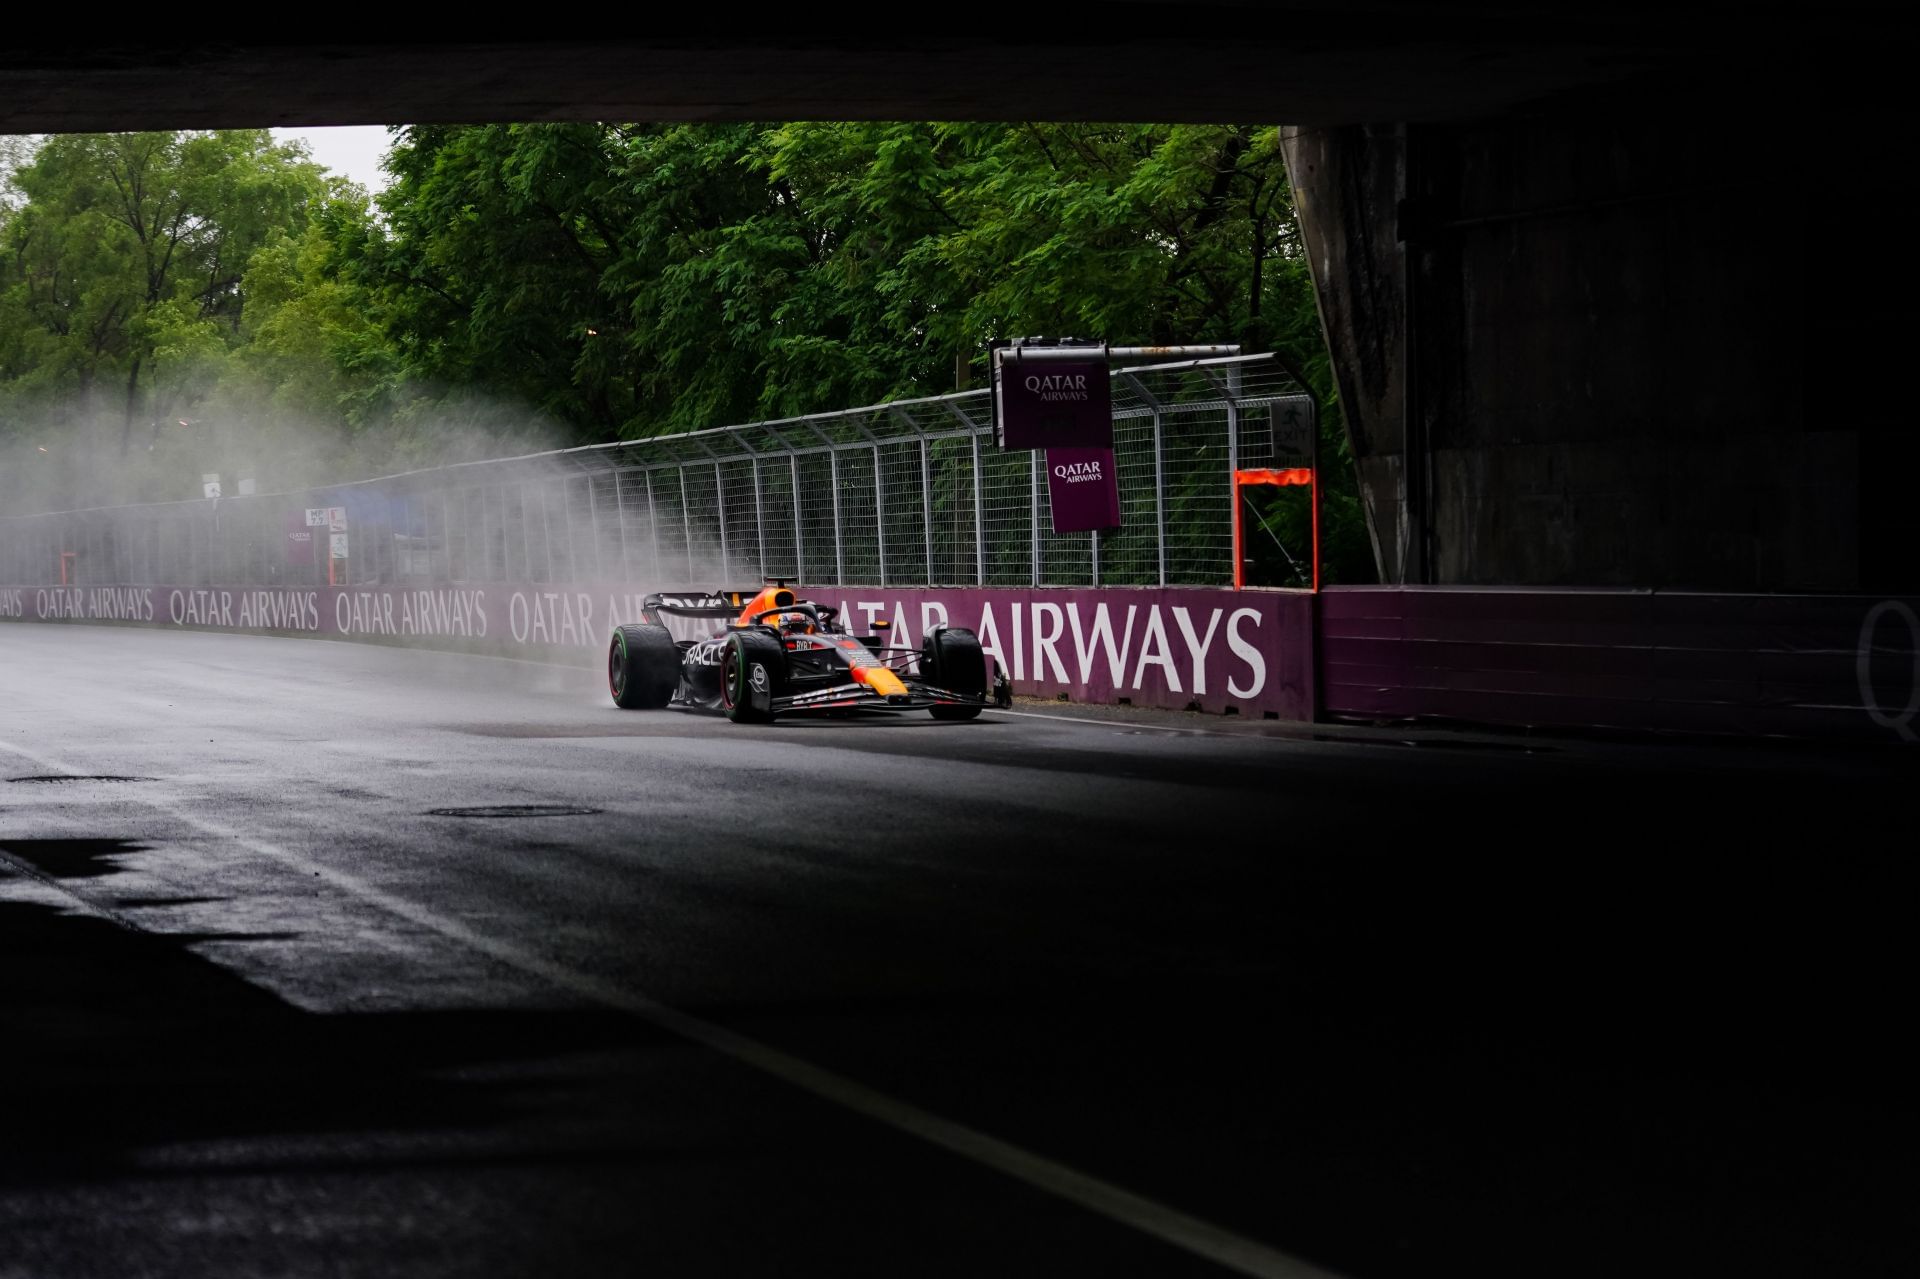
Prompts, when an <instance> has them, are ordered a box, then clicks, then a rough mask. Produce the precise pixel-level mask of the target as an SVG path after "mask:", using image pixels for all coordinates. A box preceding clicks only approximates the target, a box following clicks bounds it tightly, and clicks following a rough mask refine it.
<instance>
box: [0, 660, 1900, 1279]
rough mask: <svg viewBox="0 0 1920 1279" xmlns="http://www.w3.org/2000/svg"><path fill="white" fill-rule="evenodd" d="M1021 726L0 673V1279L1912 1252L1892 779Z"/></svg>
mask: <svg viewBox="0 0 1920 1279" xmlns="http://www.w3.org/2000/svg"><path fill="white" fill-rule="evenodd" d="M1036 709H1038V708H1032V707H1028V708H1025V709H1024V711H1023V713H1021V714H1006V713H990V714H989V715H987V716H986V717H984V718H983V719H981V720H980V721H977V722H975V723H971V724H958V725H954V724H936V723H934V722H933V721H931V720H930V719H927V718H924V717H915V718H912V719H886V718H877V719H871V720H831V721H828V720H820V721H799V720H791V721H782V722H779V723H776V724H774V725H771V726H768V727H764V728H746V727H738V726H734V725H731V724H728V723H726V722H725V721H724V720H717V719H706V718H701V717H697V716H690V715H685V714H679V713H673V712H621V711H618V710H616V709H614V708H613V707H612V706H611V705H610V704H609V702H608V700H607V697H606V694H605V691H604V689H603V688H602V687H601V686H600V684H599V681H598V678H597V676H596V674H595V673H593V672H587V671H577V670H570V669H561V668H547V667H538V666H532V665H527V664H521V663H514V662H507V661H503V660H498V659H487V658H477V657H457V656H448V655H436V654H426V653H419V652H412V651H405V650H397V649H386V648H377V647H365V646H354V645H348V644H335V643H324V642H314V641H287V640H271V639H262V638H248V637H236V636H217V635H198V634H186V633H169V632H160V631H142V630H119V629H112V628H106V627H82V626H70V627H69V626H27V625H9V626H0V777H4V778H9V779H29V778H35V777H39V778H55V779H58V780H54V781H29V780H17V781H12V780H10V781H0V964H3V965H4V968H0V973H3V974H4V983H0V989H4V991H5V994H4V996H0V1025H4V1026H5V1027H6V1028H7V1034H6V1046H5V1052H4V1054H0V1105H4V1107H5V1111H4V1114H5V1119H4V1130H5V1131H6V1133H7V1138H6V1140H5V1142H4V1144H0V1239H4V1240H5V1241H6V1247H5V1249H4V1250H0V1275H5V1276H11V1275H14V1274H20V1275H42V1274H59V1275H109V1274H111V1275H116V1276H118V1275H128V1274H140V1273H153V1274H187V1273H263V1272H264V1273H283V1272H284V1273H316V1272H333V1271H339V1272H342V1273H370V1272H380V1273H403V1274H409V1275H411V1274H420V1275H440V1274H449V1275H450V1274H487V1275H518V1274H526V1275H536V1274H541V1275H544V1274H643V1273H644V1274H650V1275H652V1274H683V1273H684V1274H740V1273H775V1274H797V1273H827V1272H831V1273H836V1274H876V1275H880V1274H886V1275H900V1274H916V1275H920V1274H925V1275H975V1274H982V1273H993V1274H998V1275H1009V1274H1032V1275H1060V1274H1101V1275H1127V1274H1139V1275H1171V1274H1186V1273H1192V1274H1219V1273H1232V1272H1234V1271H1236V1270H1237V1271H1240V1272H1244V1273H1254V1274H1294V1275H1306V1274H1313V1273H1325V1272H1332V1273H1339V1274H1348V1275H1353V1276H1385V1275H1415V1274H1422V1275H1424V1274H1432V1273H1434V1272H1436V1271H1460V1270H1471V1271H1472V1272H1473V1273H1476V1274H1485V1275H1502V1274H1510V1275H1522V1274H1529V1275H1531V1274H1539V1273H1556V1274H1617V1273H1620V1272H1621V1271H1623V1270H1628V1269H1631V1270H1633V1271H1634V1272H1635V1273H1647V1272H1649V1271H1652V1272H1659V1273H1700V1272H1702V1271H1703V1270H1713V1271H1726V1270H1729V1269H1735V1268H1738V1266H1739V1265H1741V1264H1744V1263H1752V1264H1755V1265H1761V1264H1764V1265H1765V1266H1766V1267H1768V1268H1778V1267H1781V1266H1783V1265H1785V1266H1786V1267H1787V1268H1789V1269H1793V1268H1799V1269H1801V1270H1803V1271H1812V1270H1846V1269H1848V1268H1850V1267H1852V1268H1856V1269H1857V1268H1863V1267H1871V1266H1872V1265H1873V1263H1874V1262H1875V1261H1876V1260H1877V1259H1880V1258H1883V1257H1884V1255H1885V1254H1884V1250H1885V1249H1886V1248H1887V1247H1888V1246H1890V1245H1889V1243H1888V1241H1887V1239H1886V1237H1885V1232H1886V1231H1887V1229H1888V1227H1887V1226H1886V1224H1885V1223H1888V1222H1892V1221H1894V1220H1897V1219H1898V1216H1897V1211H1896V1205H1904V1203H1905V1202H1906V1200H1907V1193H1906V1191H1907V1189H1908V1187H1907V1185H1906V1177H1907V1174H1906V1173H1905V1172H1904V1171H1902V1169H1904V1167H1905V1163H1904V1161H1905V1159H1906V1155H1905V1147H1904V1141H1903V1139H1902V1138H1901V1136H1900V1133H1901V1132H1902V1130H1903V1125H1904V1124H1905V1123H1906V1122H1907V1121H1908V1120H1909V1119H1910V1117H1911V1103H1910V1102H1909V1101H1908V1100H1907V1098H1906V1096H1905V1095H1904V1093H1905V1086H1904V1084H1903V1083H1902V1082H1901V1081H1900V1080H1899V1079H1898V1078H1897V1075H1898V1071H1897V1069H1896V1063H1897V1061H1898V1060H1899V1057H1898V1055H1897V1053H1896V1049H1895V1045H1896V1044H1897V1043H1898V1042H1899V1040H1898V1039H1897V1038H1896V1036H1897V1034H1898V1028H1897V1023H1898V1021H1899V1018H1898V1017H1897V1016H1895V1015H1894V1012H1893V1010H1894V1009H1895V1008H1898V1007H1904V1006H1906V1005H1908V1004H1910V1002H1911V984H1910V977H1909V976H1908V974H1910V973H1911V972H1912V971H1913V970H1914V964H1913V960H1914V958H1915V957H1914V955H1913V944H1912V941H1911V939H1910V934H1909V932H1908V930H1907V927H1906V924H1905V915H1906V913H1907V910H1908V907H1909V906H1910V903H1911V901H1912V900H1913V896H1912V890H1913V887H1914V882H1913V879H1914V873H1913V871H1912V869H1911V868H1910V862H1911V857H1910V850H1911V848H1912V846H1913V839H1912V834H1913V809H1912V807H1911V800H1910V799H1909V798H1906V796H1910V795H1911V793H1912V792H1911V790H1910V789H1908V785H1907V783H1908V782H1909V780H1910V778H1911V776H1912V769H1911V767H1910V766H1908V765H1906V764H1905V763H1904V761H1903V760H1900V759H1898V758H1895V757H1891V756H1884V755H1850V756H1836V757H1822V756H1818V755H1813V754H1808V753H1804V752H1790V751H1777V750H1726V749H1706V748H1701V747H1697V746H1671V745H1666V746H1646V745H1624V744H1611V745H1603V744H1594V743H1579V742H1561V743H1553V744H1540V743H1534V744H1533V748H1532V749H1518V748H1516V744H1515V743H1512V742H1501V741H1498V740H1495V739H1490V738H1475V737H1451V738H1449V737H1441V738H1427V739H1422V740H1428V741H1431V742H1433V743H1434V744H1435V745H1434V747H1433V748H1431V749H1422V750H1412V749H1408V748H1407V747H1406V746H1404V745H1402V744H1400V742H1401V740H1402V739H1403V738H1404V736H1405V735H1404V734H1402V735H1401V737H1399V738H1396V737H1394V736H1391V735H1377V734H1367V733H1358V732H1356V733H1347V734H1344V735H1342V734H1339V733H1330V734H1329V736H1333V737H1336V738H1338V739H1339V740H1331V741H1317V740H1312V739H1311V738H1310V737H1308V736H1305V735H1302V734H1298V733H1283V732H1281V731H1266V729H1265V727H1263V726H1261V725H1242V726H1237V727H1236V726H1230V725H1223V724H1221V723H1220V721H1217V720H1213V721H1209V720H1204V719H1200V718H1199V717H1194V716H1156V715H1136V716H1123V717H1121V718H1119V719H1115V720H1113V721H1111V722H1107V721H1104V720H1103V719H1102V718H1101V716H1100V714H1099V713H1098V712H1094V711H1081V710H1074V709H1071V708H1061V709H1062V711H1063V712H1064V716H1065V717H1060V716H1054V715H1050V714H1047V713H1046V712H1045V711H1044V710H1040V713H1030V712H1033V711H1035V710H1036ZM1168 730H1172V731H1168ZM1215 730H1219V731H1215ZM1903 805H1904V807H1903ZM1901 1246H1904V1245H1901Z"/></svg>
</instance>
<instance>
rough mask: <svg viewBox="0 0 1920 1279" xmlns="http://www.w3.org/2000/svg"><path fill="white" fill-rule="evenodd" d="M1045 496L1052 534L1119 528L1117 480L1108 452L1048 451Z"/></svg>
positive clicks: (1081, 450)
mask: <svg viewBox="0 0 1920 1279" xmlns="http://www.w3.org/2000/svg"><path fill="white" fill-rule="evenodd" d="M1047 497H1048V500H1049V505H1050V506H1051V507H1052V508H1053V531H1054V532H1056V533H1084V532H1086V531H1088V530H1089V529H1110V528H1119V527H1120V481H1119V477H1118V476H1117V475H1116V474H1115V472H1114V469H1113V450H1112V449H1048V450H1047Z"/></svg>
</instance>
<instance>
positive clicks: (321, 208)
mask: <svg viewBox="0 0 1920 1279" xmlns="http://www.w3.org/2000/svg"><path fill="white" fill-rule="evenodd" d="M15 151H16V153H15V154H12V155H0V166H4V167H5V168H7V169H8V170H9V173H8V176H7V183H6V195H5V198H4V200H0V255H3V257H0V459H4V461H0V465H6V466H8V467H9V468H10V469H14V470H16V472H18V471H19V470H20V468H22V467H27V466H32V467H38V468H40V472H41V473H42V474H43V475H46V476H57V477H61V478H60V479H59V481H58V482H54V483H44V482H43V483H41V484H40V485H39V486H38V487H39V488H40V490H41V492H42V495H43V496H47V495H49V494H51V495H53V496H55V497H58V498H64V499H66V500H68V501H88V502H92V501H105V500H127V499H129V498H160V497H178V496H186V495H189V494H191V493H192V492H193V491H195V490H194V489H193V488H192V487H191V486H192V484H193V483H194V482H195V481H197V478H198V475H197V473H198V472H199V471H201V470H203V469H206V470H217V469H222V468H226V469H228V470H229V471H232V470H245V471H250V472H253V473H257V474H258V475H259V476H260V478H261V482H262V483H263V484H266V485H280V484H290V483H297V482H304V481H309V480H316V479H320V478H339V477H341V476H343V475H345V474H356V475H357V474H365V473H370V472H372V471H375V470H378V469H382V468H385V467H390V466H393V465H398V464H402V463H415V462H420V461H425V460H438V459H442V458H449V457H452V456H473V455H476V454H482V453H487V452H490V451H493V450H495V449H499V448H504V447H518V446H525V445H527V444H531V443H536V442H537V443H580V442H588V441H598V440H607V439H615V438H634V437H639V436H644V435H647V434H651V433H656V432H659V431H663V430H679V429H688V428H694V427H700V426H710V425H718V424H721V423H726V422H737V421H745V420H749V419H753V418H760V417H769V416H780V415H786V414H792V413H801V412H811V411H817V410H822V409H828V408H840V407H847V406H850V405H854V404H860V403H869V402H873V401H877V400H883V399H888V398H894V397H900V396H908V395H925V394H930V393H935V392H939V391H944V390H949V389H952V388H953V387H954V386H955V385H965V384H967V383H969V382H970V381H977V380H978V379H979V378H980V377H981V376H982V374H983V369H984V352H985V349H986V344H987V342H988V341H989V340H990V339H992V338H996V337H1002V336H1015V335H1021V334H1076V335H1080V336H1086V337H1102V338H1106V339H1108V340H1111V341H1115V342H1143V341H1144V342H1162V343H1166V342H1221V341H1236V342H1240V343H1242V344H1243V345H1244V346H1246V347H1247V348H1248V349H1252V350H1261V349H1276V350H1279V351H1281V352H1282V353H1284V354H1286V355H1287V356H1289V357H1290V358H1291V359H1292V361H1293V362H1294V363H1295V364H1296V365H1297V366H1299V367H1301V368H1302V369H1303V370H1304V371H1305V373H1306V375H1307V376H1308V377H1309V379H1310V380H1312V381H1314V382H1315V383H1316V384H1317V389H1318V390H1319V391H1320V392H1321V394H1322V396H1323V397H1324V398H1326V399H1328V400H1329V401H1331V394H1330V393H1331V390H1332V387H1331V379H1330V377H1329V376H1328V371H1327V363H1326V357H1325V353H1324V348H1323V347H1322V344H1321V342H1320V338H1319V326H1318V321H1317V318H1316V315H1315V311H1314V305H1313V298H1312V292H1311V286H1310V282H1309V280H1308V277H1307V272H1306V264H1305V261H1304V259H1303V256H1302V254H1301V251H1300V247H1299V241H1298V236H1297V231H1296V229H1295V224H1294V220H1293V214H1292V209H1291V205H1290V193H1289V189H1288V185H1287V182H1286V177H1285V172H1284V169H1283V167H1282V162H1281V157H1280V152H1279V147H1278V141H1277V135H1276V131H1275V130H1274V129H1273V128H1271V127H1263V128H1255V127H1224V126H1164V125H1086V124H1047V125H998V124H992V125H983V124H959V125H942V124H843V123H804V124H784V125H747V124H732V125H646V126H611V125H589V124H558V125H503V126H480V127H468V126H458V127H456V126H432V127H427V126H420V127H412V128H406V129H400V130H396V132H395V137H394V143H393V148H392V151H391V153H390V156H389V158H388V168H389V171H390V172H391V173H392V175H393V183H392V185H391V187H390V188H389V189H388V190H386V191H385V192H383V193H382V194H381V195H379V196H378V197H377V198H375V199H373V200H369V198H368V197H367V195H366V193H365V192H363V191H361V190H360V189H359V188H357V187H354V186H352V185H350V184H348V183H346V182H344V181H343V180H341V179H338V178H330V177H328V176H327V175H326V174H324V173H323V172H322V171H321V170H320V169H319V168H318V167H317V166H315V165H314V164H312V163H311V162H310V161H309V160H308V159H307V158H306V157H305V155H304V154H303V153H302V152H301V151H300V150H299V149H298V148H297V147H288V146H278V145H275V144H274V143H273V141H272V139H271V137H270V136H269V135H268V134H267V133H265V132H264V131H231V132H219V133H182V134H131V135H96V136H64V137H56V138H53V139H50V140H47V141H45V142H44V143H41V144H39V145H38V146H35V147H28V148H20V147H17V146H16V148H15ZM1329 417H1330V419H1332V420H1330V421H1328V422H1327V423H1326V424H1325V426H1326V428H1327V444H1328V446H1329V453H1328V461H1329V462H1330V463H1332V465H1330V466H1329V468H1328V470H1329V471H1330V472H1332V474H1330V476H1329V478H1330V479H1331V480H1333V481H1334V484H1333V485H1332V488H1333V492H1332V493H1331V494H1330V496H1329V502H1328V510H1327V524H1328V528H1329V534H1330V535H1329V538H1328V560H1329V562H1330V563H1332V564H1333V565H1334V566H1335V572H1336V574H1337V575H1338V576H1340V577H1344V578H1346V579H1349V580H1351V579H1352V578H1355V577H1362V576H1366V575H1367V574H1369V573H1370V569H1371V556H1370V554H1369V552H1368V550H1367V547H1366V540H1365V535H1364V532H1363V531H1362V529H1361V526H1360V522H1359V515H1358V507H1357V504H1356V503H1355V502H1354V498H1353V492H1352V483H1351V478H1350V465H1349V464H1348V463H1347V461H1346V451H1345V443H1344V431H1342V430H1341V429H1340V428H1339V423H1338V420H1337V414H1330V415H1329ZM42 450H44V452H43V451H42ZM62 457H64V458H65V459H66V460H65V461H64V462H63V461H62V460H61V458H62ZM103 489H107V490H111V491H102V490H103ZM83 490H84V491H83Z"/></svg>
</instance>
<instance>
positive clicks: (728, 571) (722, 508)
mask: <svg viewBox="0 0 1920 1279" xmlns="http://www.w3.org/2000/svg"><path fill="white" fill-rule="evenodd" d="M713 501H714V508H715V509H716V510H718V511H719V513H720V576H721V577H723V578H726V579H727V580H729V581H731V580H732V579H733V564H732V563H731V560H732V558H733V557H732V556H730V555H729V554H727V485H726V479H725V477H724V476H722V475H721V474H720V464H719V463H718V462H715V463H714V464H713Z"/></svg>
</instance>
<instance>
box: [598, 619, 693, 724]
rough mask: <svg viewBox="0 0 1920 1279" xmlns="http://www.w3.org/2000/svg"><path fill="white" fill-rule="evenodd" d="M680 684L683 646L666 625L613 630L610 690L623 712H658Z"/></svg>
mask: <svg viewBox="0 0 1920 1279" xmlns="http://www.w3.org/2000/svg"><path fill="white" fill-rule="evenodd" d="M679 683H680V647H679V645H677V644H675V643H674V642H673V636H672V635H671V634H670V633H668V631H667V628H666V627H664V626H655V625H652V624H649V623H643V624H641V625H638V626H618V627H615V628H614V632H613V640H612V642H611V643H610V644H609V645H608V646H607V689H608V691H609V692H611V693H612V694H613V704H614V705H615V706H618V707H620V708H621V709H623V710H629V711H634V710H658V709H659V708H660V707H662V706H665V705H666V704H667V703H668V701H670V700H671V699H672V698H673V690H674V689H675V688H676V687H678V686H679Z"/></svg>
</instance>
